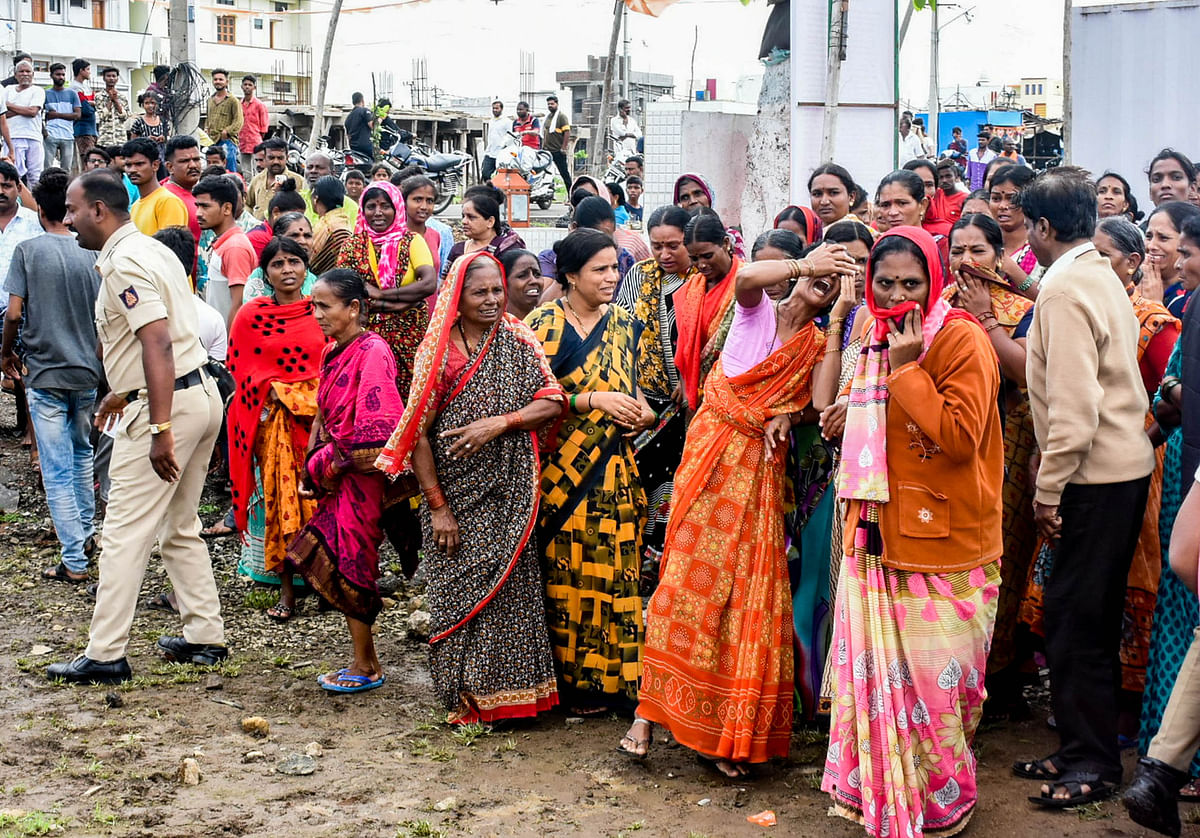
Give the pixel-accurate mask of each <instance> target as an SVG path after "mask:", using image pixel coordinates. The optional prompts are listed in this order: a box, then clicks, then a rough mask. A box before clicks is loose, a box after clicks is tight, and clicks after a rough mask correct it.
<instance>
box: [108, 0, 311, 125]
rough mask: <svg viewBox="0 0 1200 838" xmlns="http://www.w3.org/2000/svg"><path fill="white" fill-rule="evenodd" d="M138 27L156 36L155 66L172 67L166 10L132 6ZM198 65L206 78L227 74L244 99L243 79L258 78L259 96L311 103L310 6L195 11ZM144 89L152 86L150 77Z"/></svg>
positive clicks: (245, 2) (304, 1) (236, 2)
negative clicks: (216, 71) (218, 70)
mask: <svg viewBox="0 0 1200 838" xmlns="http://www.w3.org/2000/svg"><path fill="white" fill-rule="evenodd" d="M130 5H131V6H132V14H133V17H134V21H135V25H137V24H140V25H141V26H142V27H143V28H145V29H146V30H148V31H150V32H153V33H155V36H156V37H155V38H154V44H153V47H152V53H153V60H151V61H149V62H148V66H153V65H154V64H170V63H171V62H170V53H171V42H170V39H169V38H168V37H167V7H166V4H165V3H161V2H155V0H132V2H131V3H130ZM195 10H196V29H195V33H196V64H197V65H198V66H199V68H200V71H201V72H202V73H203V74H204V75H205V76H206V77H207V76H208V74H209V73H210V72H211V71H212V70H213V69H214V68H217V67H220V68H222V69H225V70H228V71H229V73H230V76H231V79H230V89H231V90H233V91H234V92H235V93H237V94H238V95H239V96H240V95H241V94H240V92H239V83H240V80H241V77H242V76H244V75H247V74H249V75H253V76H255V77H257V78H258V95H259V97H260V98H262V99H263V100H264V101H266V102H271V103H275V104H280V105H295V104H309V103H310V102H311V101H312V76H313V69H314V67H313V55H312V46H311V44H312V42H313V33H312V18H313V15H312V14H311V13H310V12H311V9H310V4H309V3H308V0H212V2H211V4H205V5H197V6H195ZM141 82H142V86H143V87H144V86H145V85H146V84H148V83H149V82H150V78H149V77H148V75H147V76H146V77H144V78H142V79H141Z"/></svg>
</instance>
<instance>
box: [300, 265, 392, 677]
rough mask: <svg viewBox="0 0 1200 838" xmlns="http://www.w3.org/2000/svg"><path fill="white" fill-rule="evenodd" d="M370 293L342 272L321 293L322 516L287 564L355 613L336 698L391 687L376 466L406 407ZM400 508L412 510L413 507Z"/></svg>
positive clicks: (316, 302) (317, 474) (382, 481)
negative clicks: (365, 322) (383, 631)
mask: <svg viewBox="0 0 1200 838" xmlns="http://www.w3.org/2000/svg"><path fill="white" fill-rule="evenodd" d="M366 299H367V292H366V289H365V287H364V285H363V281H362V278H361V277H359V276H358V275H357V274H355V273H354V272H353V271H349V270H345V269H338V270H333V271H329V272H328V273H326V274H324V275H323V276H322V277H321V278H320V279H319V280H318V281H317V284H316V285H315V286H314V287H313V294H312V304H313V314H314V316H315V317H316V319H317V322H318V323H319V324H320V326H321V330H322V331H323V332H324V333H325V334H326V336H328V337H330V338H332V339H333V341H334V342H333V343H332V344H330V346H329V347H328V348H327V349H326V350H325V355H324V357H323V358H322V359H321V379H320V384H319V386H318V389H317V410H318V413H317V419H316V422H315V423H314V426H313V434H312V439H311V441H310V443H309V453H308V458H307V461H306V463H305V467H306V477H305V491H306V492H307V493H311V494H312V495H315V496H316V497H317V498H318V505H317V511H316V513H315V514H314V515H313V517H312V518H311V519H309V522H308V523H307V524H306V525H305V527H304V529H302V530H301V531H300V534H299V535H297V536H296V538H295V540H293V541H292V544H291V546H290V547H289V548H288V554H287V561H288V563H289V564H291V565H292V566H293V567H295V568H296V570H297V572H299V573H300V575H301V576H303V577H304V581H305V582H307V583H308V584H309V585H310V586H311V587H312V589H313V590H315V591H316V592H317V593H318V594H320V596H321V598H322V599H323V600H324V601H325V602H326V603H328V604H329V605H330V606H332V607H333V608H336V609H337V610H338V611H341V612H342V613H343V614H345V615H346V623H347V624H348V626H349V628H350V636H351V638H352V640H353V641H354V661H353V663H351V665H350V666H348V667H346V668H344V669H341V670H338V671H336V672H332V673H329V674H327V675H322V676H321V677H320V678H319V679H318V681H319V683H320V685H321V687H322V688H323V689H326V690H329V691H331V692H361V691H362V690H368V689H372V688H374V687H377V686H379V685H380V684H382V683H383V680H384V678H383V670H382V667H381V666H380V664H379V658H378V656H377V655H376V654H375V644H374V641H373V640H372V638H371V624H372V623H374V622H375V618H376V617H377V616H378V615H379V612H380V610H381V609H382V607H383V602H382V599H381V597H380V595H379V588H378V587H377V585H376V580H377V579H378V578H379V545H380V543H382V541H383V536H384V530H385V523H384V516H385V506H388V505H389V502H390V501H391V498H385V494H388V495H391V494H393V493H390V492H386V491H385V490H386V489H387V486H388V484H387V480H386V478H384V476H383V474H382V473H380V472H379V471H378V470H377V469H376V468H375V459H376V458H377V457H378V456H379V453H380V451H382V450H383V446H384V443H386V442H387V439H388V436H389V435H390V434H391V432H392V429H393V428H395V427H396V423H397V422H398V421H399V420H400V416H401V414H402V412H403V410H404V404H403V403H402V402H401V400H400V394H399V393H398V392H397V390H396V361H395V357H394V355H393V353H392V350H391V347H389V346H388V344H387V342H386V341H385V340H384V339H383V338H381V337H380V336H379V335H377V334H375V333H374V332H368V331H366V330H365V329H364V328H363V327H362V325H361V319H362V313H363V309H364V307H365V303H366ZM394 509H395V511H398V512H400V514H404V513H407V514H408V515H411V513H410V512H408V510H407V504H406V503H396V504H395V505H394Z"/></svg>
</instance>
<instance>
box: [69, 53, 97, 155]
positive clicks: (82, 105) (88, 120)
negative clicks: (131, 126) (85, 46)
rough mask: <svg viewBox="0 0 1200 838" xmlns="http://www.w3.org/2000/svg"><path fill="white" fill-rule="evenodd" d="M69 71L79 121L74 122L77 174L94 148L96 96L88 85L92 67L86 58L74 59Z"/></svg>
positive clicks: (70, 86) (95, 138) (95, 137)
mask: <svg viewBox="0 0 1200 838" xmlns="http://www.w3.org/2000/svg"><path fill="white" fill-rule="evenodd" d="M71 70H72V71H73V72H74V73H75V80H74V81H73V82H71V83H70V84H69V85H68V87H69V88H70V89H71V90H74V91H75V94H76V95H77V96H78V97H79V119H77V120H75V168H76V170H77V171H75V172H72V174H78V173H79V172H81V171H83V164H84V162H85V161H86V160H87V153H88V152H89V151H91V150H92V149H93V148H95V146H96V140H97V136H96V135H97V134H98V133H99V132H98V131H97V130H96V96H95V94H94V93H92V86H91V84H89V82H90V81H91V78H92V65H91V62H89V61H88V60H87V59H86V58H76V59H75V60H74V61H72V62H71Z"/></svg>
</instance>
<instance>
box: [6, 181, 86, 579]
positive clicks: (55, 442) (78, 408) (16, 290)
mask: <svg viewBox="0 0 1200 838" xmlns="http://www.w3.org/2000/svg"><path fill="white" fill-rule="evenodd" d="M68 177H69V176H68V175H67V173H66V172H65V171H63V170H61V169H48V170H46V172H45V173H44V174H43V175H42V177H41V179H40V180H39V181H38V183H37V185H36V186H35V187H34V188H33V197H34V200H36V201H37V204H38V217H39V219H40V220H41V222H42V227H43V228H44V229H45V231H46V234H45V235H42V236H38V237H36V238H32V239H28V240H27V241H23V242H21V243H20V244H19V245H17V249H16V252H15V253H14V254H13V260H12V264H11V265H10V267H9V271H8V280H7V286H8V295H9V296H8V312H7V314H6V315H5V318H4V340H3V347H2V349H0V353H2V355H3V365H4V372H5V374H7V375H8V376H10V377H11V378H13V379H21V378H24V380H25V394H26V398H27V399H28V400H29V414H30V419H31V421H32V422H33V430H34V434H35V435H36V437H37V441H38V450H39V452H40V454H41V464H42V483H43V484H44V485H45V487H46V505H47V506H49V507H50V518H51V519H52V520H53V521H54V529H55V532H57V533H58V540H59V543H60V544H61V545H62V559H61V561H59V562H58V564H57V565H56V566H55V567H52V568H49V569H48V570H45V571H43V572H42V578H43V579H48V580H56V581H62V582H71V583H79V582H83V581H84V580H85V579H87V566H88V560H89V559H90V558H91V556H92V554H93V553H94V552H95V549H96V539H95V532H96V529H95V523H94V522H93V520H92V519H93V518H94V517H95V512H96V501H95V495H94V493H93V487H92V445H91V442H90V441H89V434H90V431H91V419H92V407H93V405H94V404H95V401H96V387H97V386H98V385H99V383H100V374H101V367H100V360H99V359H98V358H97V357H96V325H95V321H94V318H95V307H96V293H97V291H98V289H99V287H100V276H99V274H97V273H96V254H95V252H94V251H91V250H84V249H83V248H81V247H80V246H79V245H78V244H76V243H75V236H74V234H72V233H71V231H70V230H68V229H67V228H66V227H65V226H64V225H63V216H64V215H66V203H65V202H66V195H67V181H68ZM22 315H24V317H25V325H24V328H22V329H21V342H22V345H23V347H24V357H23V359H22V358H18V357H17V355H16V352H15V346H16V339H17V329H18V328H19V327H21V317H22ZM22 360H23V361H24V366H25V372H24V374H22V369H21V365H22Z"/></svg>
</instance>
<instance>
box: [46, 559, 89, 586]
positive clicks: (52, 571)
mask: <svg viewBox="0 0 1200 838" xmlns="http://www.w3.org/2000/svg"><path fill="white" fill-rule="evenodd" d="M42 579H43V580H45V581H47V582H66V583H68V584H70V585H79V584H82V583H84V582H86V581H87V580H88V577H87V574H86V573H85V574H83V576H72V575H71V571H69V570H68V569H67V566H66V565H65V564H63V563H62V562H59V563H58V564H57V565H55V566H54V567H48V568H46V569H45V570H43V571H42Z"/></svg>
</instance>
